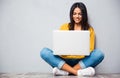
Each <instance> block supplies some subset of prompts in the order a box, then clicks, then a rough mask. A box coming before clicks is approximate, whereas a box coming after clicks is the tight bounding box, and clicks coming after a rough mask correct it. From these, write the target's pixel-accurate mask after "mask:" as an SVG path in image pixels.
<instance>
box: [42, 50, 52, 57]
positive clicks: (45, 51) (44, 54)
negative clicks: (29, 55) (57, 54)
mask: <svg viewBox="0 0 120 78" xmlns="http://www.w3.org/2000/svg"><path fill="white" fill-rule="evenodd" d="M51 52H52V51H51V50H50V49H48V48H43V49H42V50H41V51H40V57H41V58H43V59H47V58H48V57H49V54H50V53H51Z"/></svg>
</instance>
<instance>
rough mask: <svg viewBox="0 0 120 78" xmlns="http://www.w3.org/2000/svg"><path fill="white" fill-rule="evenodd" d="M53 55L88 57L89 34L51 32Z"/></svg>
mask: <svg viewBox="0 0 120 78" xmlns="http://www.w3.org/2000/svg"><path fill="white" fill-rule="evenodd" d="M53 54H54V55H89V54H90V32H89V31H77V30H75V31H67V30H54V31H53Z"/></svg>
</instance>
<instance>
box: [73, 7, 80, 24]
mask: <svg viewBox="0 0 120 78" xmlns="http://www.w3.org/2000/svg"><path fill="white" fill-rule="evenodd" d="M73 20H74V22H75V23H76V24H78V23H80V22H81V20H82V12H81V10H80V8H78V7H77V8H75V9H74V11H73Z"/></svg>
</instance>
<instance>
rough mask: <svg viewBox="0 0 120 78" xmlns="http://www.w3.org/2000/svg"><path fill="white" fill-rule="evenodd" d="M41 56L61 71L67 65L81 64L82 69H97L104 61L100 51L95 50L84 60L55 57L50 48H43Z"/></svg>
mask: <svg viewBox="0 0 120 78" xmlns="http://www.w3.org/2000/svg"><path fill="white" fill-rule="evenodd" d="M40 56H41V58H42V59H43V60H45V61H46V62H47V63H48V64H50V65H51V66H52V67H58V68H59V69H61V68H62V66H63V65H64V64H65V63H67V64H69V65H70V66H72V67H73V66H74V65H76V64H80V67H81V68H87V67H95V66H97V65H98V64H99V63H100V62H102V60H103V59H104V54H103V52H101V51H100V50H99V49H95V50H93V51H92V52H91V53H90V55H89V56H86V57H85V58H83V59H64V58H61V57H60V56H58V55H53V51H52V50H51V49H49V48H43V49H42V50H41V51H40Z"/></svg>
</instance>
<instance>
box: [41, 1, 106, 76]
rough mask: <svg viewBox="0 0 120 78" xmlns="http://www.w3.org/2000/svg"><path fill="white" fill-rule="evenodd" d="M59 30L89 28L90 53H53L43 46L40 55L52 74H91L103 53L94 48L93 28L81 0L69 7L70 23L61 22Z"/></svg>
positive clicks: (101, 58)
mask: <svg viewBox="0 0 120 78" xmlns="http://www.w3.org/2000/svg"><path fill="white" fill-rule="evenodd" d="M60 29H61V30H89V31H90V52H91V53H90V55H89V56H75V55H61V56H57V55H53V51H52V50H51V49H49V48H43V49H42V50H41V52H40V55H41V57H42V58H43V59H44V60H45V61H46V62H47V63H48V64H50V65H51V66H52V67H53V74H54V75H69V74H73V75H77V76H84V75H88V76H93V75H95V70H94V67H96V66H97V65H98V64H99V63H100V62H101V61H102V60H103V58H104V54H103V53H102V52H101V51H100V50H98V49H94V42H95V41H94V29H93V28H92V27H91V26H90V25H89V24H88V17H87V9H86V7H85V5H84V4H83V3H81V2H77V3H74V4H73V5H72V7H71V9H70V23H66V24H63V25H62V26H61V28H60Z"/></svg>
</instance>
